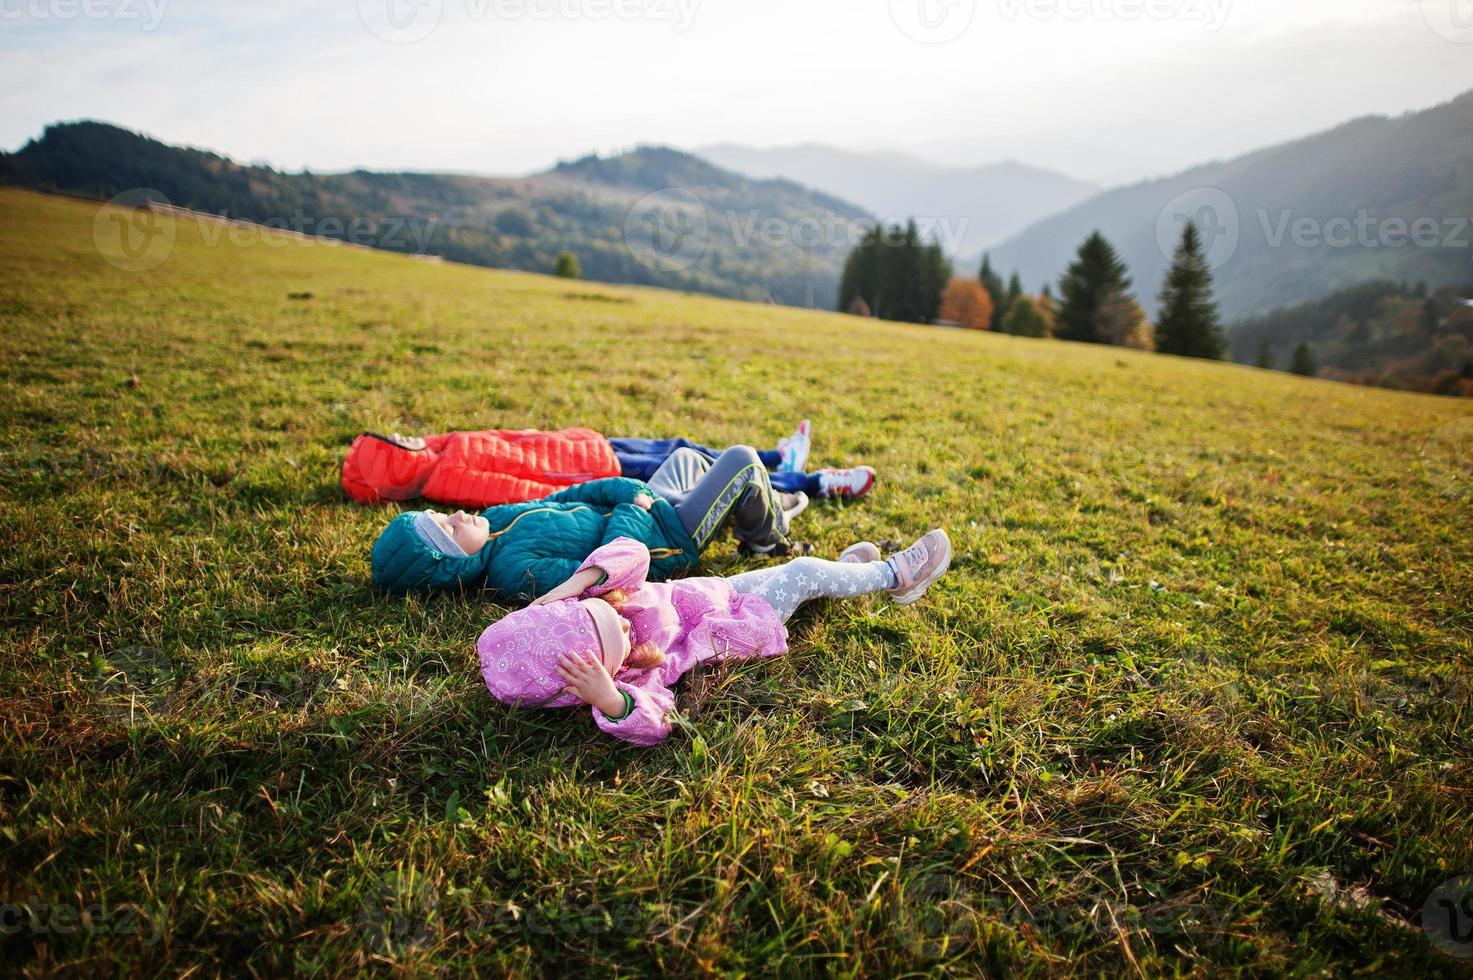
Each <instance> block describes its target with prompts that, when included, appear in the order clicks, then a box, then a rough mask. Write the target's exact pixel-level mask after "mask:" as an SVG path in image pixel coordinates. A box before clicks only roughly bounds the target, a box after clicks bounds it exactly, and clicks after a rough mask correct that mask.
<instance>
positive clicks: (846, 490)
mask: <svg viewBox="0 0 1473 980" xmlns="http://www.w3.org/2000/svg"><path fill="white" fill-rule="evenodd" d="M874 488H875V468H874V467H873V466H851V467H849V468H848V469H843V470H819V471H818V495H819V496H820V497H849V498H854V497H863V496H864V495H865V494H867V493H869V492H870V491H871V490H873V489H874Z"/></svg>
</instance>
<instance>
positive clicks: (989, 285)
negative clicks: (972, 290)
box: [977, 253, 1008, 330]
mask: <svg viewBox="0 0 1473 980" xmlns="http://www.w3.org/2000/svg"><path fill="white" fill-rule="evenodd" d="M977 278H978V279H980V280H981V281H982V288H983V289H985V290H987V295H988V296H991V297H992V324H991V328H990V329H993V330H1001V329H1002V314H1003V307H1004V306H1006V305H1007V295H1008V294H1007V290H1005V289H1004V288H1003V284H1002V277H1001V276H999V275H998V274H997V273H996V272H993V271H992V257H991V256H990V255H987V254H985V253H984V254H983V256H982V271H981V272H979V273H977Z"/></svg>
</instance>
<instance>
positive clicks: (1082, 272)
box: [1054, 231, 1134, 344]
mask: <svg viewBox="0 0 1473 980" xmlns="http://www.w3.org/2000/svg"><path fill="white" fill-rule="evenodd" d="M1127 272H1128V270H1127V269H1126V267H1125V263H1124V262H1123V261H1121V259H1120V255H1119V254H1118V253H1117V252H1116V251H1115V248H1114V246H1112V245H1111V244H1110V243H1109V242H1107V241H1106V240H1105V236H1104V235H1101V234H1100V233H1099V232H1098V231H1096V232H1093V233H1091V234H1090V236H1089V237H1088V238H1086V239H1085V240H1084V243H1083V244H1082V245H1080V246H1079V253H1078V255H1076V256H1075V258H1074V261H1073V262H1072V263H1070V265H1069V269H1068V271H1067V272H1065V273H1064V276H1063V278H1062V279H1060V280H1059V297H1060V305H1059V312H1058V318H1057V323H1056V324H1055V327H1054V336H1055V337H1058V338H1059V339H1061V340H1082V341H1085V342H1086V343H1091V344H1108V343H1110V341H1111V337H1110V330H1109V327H1110V324H1108V323H1107V322H1105V321H1106V314H1108V313H1110V312H1111V311H1112V310H1118V309H1119V308H1120V305H1121V303H1122V302H1123V301H1125V300H1129V301H1131V302H1134V297H1132V296H1131V295H1130V276H1128V275H1127V274H1126V273H1127Z"/></svg>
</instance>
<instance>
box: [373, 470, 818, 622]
mask: <svg viewBox="0 0 1473 980" xmlns="http://www.w3.org/2000/svg"><path fill="white" fill-rule="evenodd" d="M696 464H699V465H696ZM652 482H654V483H656V484H657V485H658V486H659V488H660V489H659V490H658V492H657V491H656V490H652V489H651V487H650V484H646V483H643V482H641V481H639V480H631V479H628V478H626V477H613V478H610V479H605V480H594V481H593V482H591V483H581V484H577V485H574V486H571V487H568V488H566V489H563V490H559V491H558V492H557V493H554V494H551V495H550V496H547V497H544V498H543V499H542V500H534V501H528V502H526V503H520V504H504V505H501V506H497V507H491V508H489V509H488V510H486V511H485V512H483V513H482V514H481V515H480V516H476V515H474V514H467V513H465V512H464V511H456V512H455V513H454V514H441V513H438V512H436V511H428V510H427V511H411V512H408V513H404V514H400V515H399V516H398V517H396V518H394V520H393V521H392V522H390V524H389V526H388V527H387V528H385V529H384V531H383V533H382V534H380V535H379V538H378V540H377V541H375V542H374V545H373V560H372V566H373V581H374V584H375V585H377V586H378V587H379V588H381V589H384V590H385V591H387V592H392V593H405V592H411V591H455V590H462V589H468V588H484V589H488V590H490V591H492V592H494V593H496V594H497V595H498V596H499V597H500V598H502V599H505V600H507V601H521V602H526V601H530V600H531V599H535V598H537V597H538V596H540V595H541V594H542V593H544V592H546V591H547V590H548V589H551V588H553V587H554V586H556V585H557V584H558V583H560V582H563V581H565V580H567V578H568V577H569V576H570V575H572V574H573V572H575V571H577V570H578V567H579V566H580V565H581V564H582V563H583V560H584V559H585V558H587V557H588V556H589V555H590V554H592V553H593V552H594V551H595V550H596V549H598V548H600V547H602V546H603V545H605V544H607V543H609V542H610V541H613V540H614V539H616V538H620V537H627V538H633V539H634V540H636V541H639V542H641V543H643V544H644V545H645V546H646V547H647V548H648V549H649V551H650V578H651V579H652V580H666V579H670V578H674V577H677V576H679V575H682V574H684V573H686V572H688V571H690V570H691V569H693V568H695V567H696V566H697V565H698V564H699V562H700V554H701V552H702V551H703V550H704V549H705V547H706V546H707V545H708V544H709V543H710V541H711V540H712V538H714V537H715V534H716V532H717V531H718V530H719V528H720V527H721V526H723V524H725V523H726V521H727V519H728V518H730V519H731V521H732V523H733V525H734V529H735V531H736V533H737V537H738V539H739V540H741V542H742V544H743V545H744V546H745V547H747V548H748V549H749V550H753V551H758V552H766V553H777V554H781V553H784V552H786V550H787V545H788V540H787V531H788V519H789V517H790V516H792V515H793V514H796V513H797V511H798V510H801V509H802V506H803V505H804V504H805V503H806V502H807V498H806V497H803V496H802V495H801V494H798V495H794V498H792V499H791V500H789V501H784V499H783V498H782V497H781V496H780V495H778V494H777V493H775V492H774V491H773V489H772V487H771V485H770V483H769V482H768V479H767V469H766V467H765V466H763V465H762V463H761V461H760V460H759V459H758V458H757V454H756V452H755V451H754V450H752V449H751V448H750V447H733V448H732V449H728V450H727V451H726V452H725V453H723V454H722V455H721V456H720V457H719V458H718V459H717V460H716V462H715V463H710V462H708V461H705V460H702V459H697V458H694V455H692V458H691V459H683V458H682V459H675V460H673V461H672V463H671V464H670V466H669V468H668V470H665V471H664V472H660V473H656V475H655V478H652ZM785 503H786V504H790V506H786V507H785Z"/></svg>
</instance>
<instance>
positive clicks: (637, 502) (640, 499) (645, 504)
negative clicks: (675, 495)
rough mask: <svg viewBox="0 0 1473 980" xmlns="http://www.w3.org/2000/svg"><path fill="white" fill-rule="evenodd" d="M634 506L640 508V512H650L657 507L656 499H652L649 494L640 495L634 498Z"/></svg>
mask: <svg viewBox="0 0 1473 980" xmlns="http://www.w3.org/2000/svg"><path fill="white" fill-rule="evenodd" d="M634 506H636V507H638V508H639V509H640V510H649V509H650V508H651V507H653V506H655V498H653V497H651V496H650V495H649V494H647V493H642V494H639V495H638V496H637V497H635V498H634Z"/></svg>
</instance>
